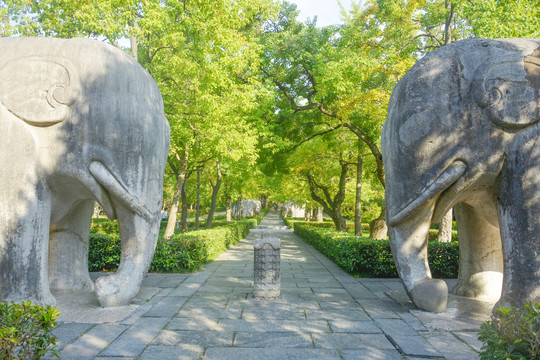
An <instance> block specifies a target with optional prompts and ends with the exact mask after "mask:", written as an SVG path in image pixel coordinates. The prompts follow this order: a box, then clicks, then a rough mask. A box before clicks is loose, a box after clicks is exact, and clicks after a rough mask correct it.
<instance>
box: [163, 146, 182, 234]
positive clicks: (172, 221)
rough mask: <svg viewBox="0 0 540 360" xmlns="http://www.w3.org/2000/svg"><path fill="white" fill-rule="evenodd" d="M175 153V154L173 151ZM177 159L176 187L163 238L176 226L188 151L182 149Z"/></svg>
mask: <svg viewBox="0 0 540 360" xmlns="http://www.w3.org/2000/svg"><path fill="white" fill-rule="evenodd" d="M175 155H177V154H176V153H175ZM177 159H179V160H180V168H179V169H178V170H177V171H175V174H176V188H175V189H174V197H173V203H172V205H171V209H170V210H169V217H168V220H167V227H166V228H165V233H163V237H164V238H165V239H168V238H170V237H171V236H172V235H173V234H174V229H175V227H176V218H177V216H178V206H179V202H180V198H181V196H182V189H183V188H184V185H185V182H186V172H187V163H188V152H187V151H184V152H183V154H182V157H181V158H179V157H178V156H177ZM171 167H173V170H176V169H175V168H174V166H171Z"/></svg>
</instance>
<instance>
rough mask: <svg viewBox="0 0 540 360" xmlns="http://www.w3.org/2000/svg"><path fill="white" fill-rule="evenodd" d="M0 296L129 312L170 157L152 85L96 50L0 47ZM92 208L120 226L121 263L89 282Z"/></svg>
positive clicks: (63, 45)
mask: <svg viewBox="0 0 540 360" xmlns="http://www.w3.org/2000/svg"><path fill="white" fill-rule="evenodd" d="M0 49H2V51H1V52H0V102H1V105H0V134H2V138H3V140H2V142H1V143H0V166H1V170H0V298H1V299H4V300H14V301H22V300H31V301H33V302H37V303H43V304H53V303H54V302H55V298H54V297H53V295H52V294H51V291H50V290H51V289H55V290H58V291H68V290H69V291H83V290H84V291H86V290H89V291H91V290H92V289H95V292H96V295H97V297H98V299H99V302H100V304H101V305H102V306H120V305H126V304H129V303H130V302H131V300H132V299H133V297H134V296H135V295H136V294H137V292H138V290H139V287H140V284H141V282H142V280H143V278H144V276H145V274H146V272H147V271H148V268H149V266H150V263H151V261H152V257H153V254H154V250H155V246H156V242H157V237H158V232H159V225H160V220H161V216H160V212H161V207H162V200H163V199H162V197H163V174H164V168H165V161H166V157H167V153H168V149H169V135H170V130H169V124H168V122H167V119H166V118H165V115H164V112H163V100H162V98H161V94H160V92H159V89H158V87H157V86H156V83H155V82H154V80H153V79H152V77H151V76H150V74H149V73H148V72H147V71H145V70H144V69H143V68H142V67H141V66H140V65H139V64H138V63H137V62H136V61H135V60H134V59H133V58H131V57H130V56H129V55H127V54H125V53H124V52H123V51H121V50H119V49H117V48H115V47H113V46H110V45H106V44H104V43H101V42H99V41H96V40H89V39H70V40H66V39H53V38H3V39H0ZM95 201H97V202H98V203H99V204H100V205H101V206H102V207H103V209H104V211H105V212H106V214H107V215H108V217H109V218H110V219H118V222H119V227H120V236H121V247H122V250H121V252H122V253H121V263H120V267H119V269H118V271H117V272H116V273H115V274H112V275H110V276H106V277H101V278H99V279H97V280H96V282H95V284H94V283H93V282H92V281H91V279H90V277H89V274H88V238H89V232H90V223H91V217H92V212H93V207H94V202H95Z"/></svg>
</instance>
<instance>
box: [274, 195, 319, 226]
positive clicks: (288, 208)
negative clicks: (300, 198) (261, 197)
mask: <svg viewBox="0 0 540 360" xmlns="http://www.w3.org/2000/svg"><path fill="white" fill-rule="evenodd" d="M282 208H283V216H292V217H298V218H300V217H305V216H306V205H305V204H299V203H298V202H297V201H295V200H289V201H286V202H284V203H283V206H282ZM320 216H321V218H322V211H321V215H320ZM321 221H322V219H321Z"/></svg>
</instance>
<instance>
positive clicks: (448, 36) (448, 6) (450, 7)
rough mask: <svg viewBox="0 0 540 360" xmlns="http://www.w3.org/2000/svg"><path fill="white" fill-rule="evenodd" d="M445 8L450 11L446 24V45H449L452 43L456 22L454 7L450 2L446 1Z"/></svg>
mask: <svg viewBox="0 0 540 360" xmlns="http://www.w3.org/2000/svg"><path fill="white" fill-rule="evenodd" d="M444 7H445V8H446V10H447V11H448V15H447V16H446V21H445V24H444V39H443V40H444V45H448V44H450V43H451V42H452V23H453V22H454V17H455V14H454V5H453V4H452V3H451V1H450V0H445V4H444Z"/></svg>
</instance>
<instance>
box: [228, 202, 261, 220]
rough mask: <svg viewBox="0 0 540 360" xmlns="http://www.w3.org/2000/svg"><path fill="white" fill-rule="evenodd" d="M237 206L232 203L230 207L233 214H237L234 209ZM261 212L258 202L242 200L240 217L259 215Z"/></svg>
mask: <svg viewBox="0 0 540 360" xmlns="http://www.w3.org/2000/svg"><path fill="white" fill-rule="evenodd" d="M236 206H237V204H236V203H234V204H233V206H232V212H233V214H236V213H237V209H236ZM261 210H262V205H261V202H260V201H259V200H252V199H248V200H242V214H241V215H242V216H255V215H260V214H261Z"/></svg>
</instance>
